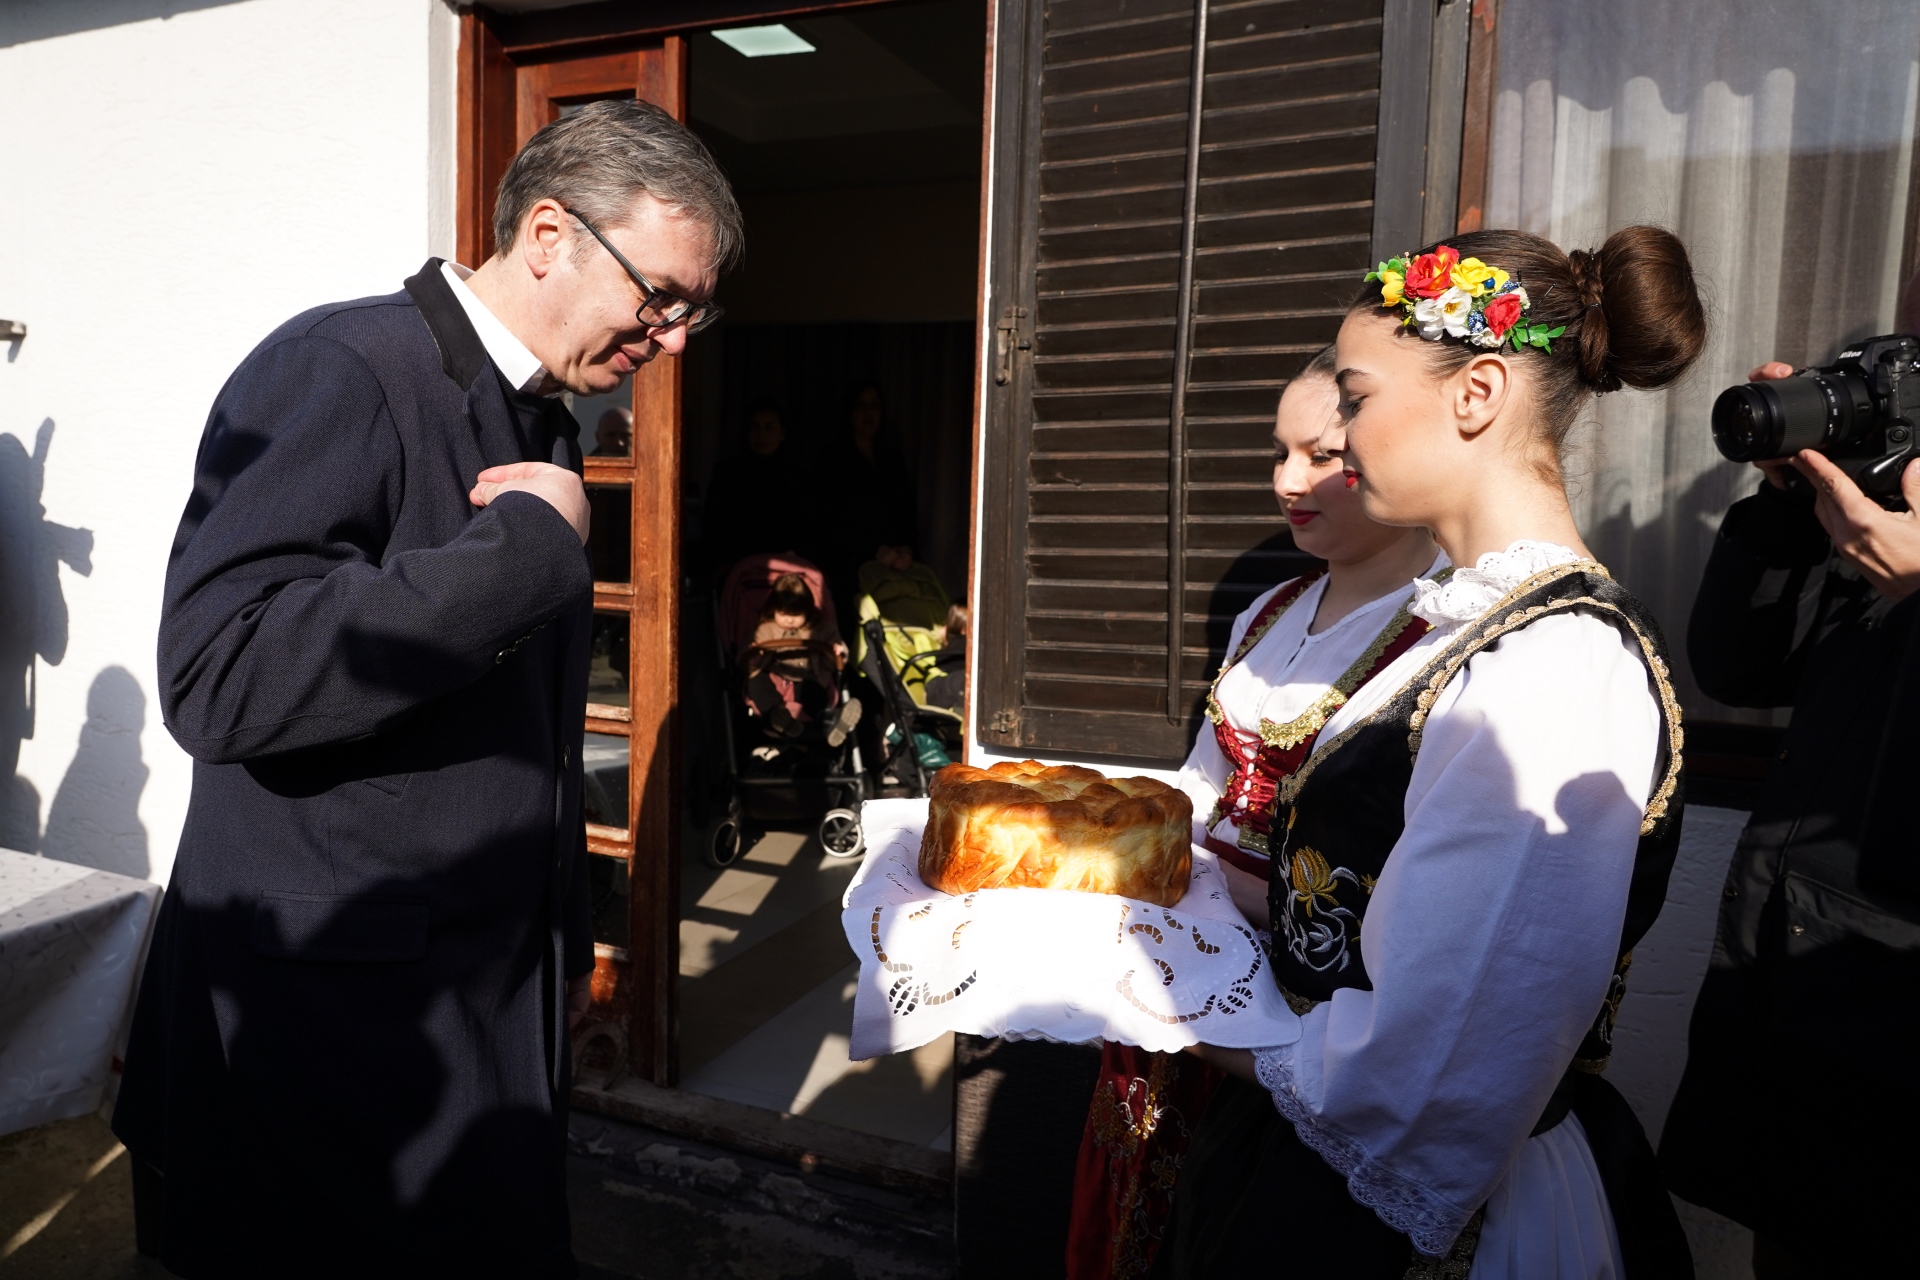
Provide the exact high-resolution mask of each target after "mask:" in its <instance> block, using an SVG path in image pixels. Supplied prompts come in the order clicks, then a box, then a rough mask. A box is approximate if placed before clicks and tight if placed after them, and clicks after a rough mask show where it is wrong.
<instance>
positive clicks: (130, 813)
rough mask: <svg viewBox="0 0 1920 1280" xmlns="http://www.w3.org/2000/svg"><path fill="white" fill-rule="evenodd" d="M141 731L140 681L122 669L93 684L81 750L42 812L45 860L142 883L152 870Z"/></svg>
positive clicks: (113, 669) (104, 674) (144, 701)
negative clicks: (144, 819) (143, 808)
mask: <svg viewBox="0 0 1920 1280" xmlns="http://www.w3.org/2000/svg"><path fill="white" fill-rule="evenodd" d="M146 725H147V695H146V694H145V693H143V692H141V690H140V682H139V681H137V680H135V679H134V678H133V676H132V675H130V674H129V673H128V672H127V671H126V670H125V669H124V668H122V667H108V668H107V669H106V670H104V671H102V672H101V673H100V674H99V675H97V676H95V677H94V678H93V687H92V688H90V689H88V690H87V722H86V724H84V725H82V726H81V729H80V745H79V747H78V749H76V750H75V751H74V753H73V763H72V764H70V765H68V766H67V775H66V777H64V778H62V779H61V780H60V789H59V790H58V791H56V792H54V795H53V804H52V806H51V807H49V808H48V810H47V831H46V834H45V835H44V836H43V837H42V838H41V841H40V851H41V852H42V853H44V854H45V855H46V856H47V857H49V858H58V859H59V860H60V861H62V862H76V863H79V864H80V865H81V866H83V867H94V868H96V869H98V870H101V871H111V872H114V873H115V874H116V875H123V876H133V877H134V878H136V879H141V880H144V879H146V877H147V874H148V872H149V871H151V870H152V867H151V865H150V863H149V861H148V858H147V829H146V827H145V826H143V825H142V824H141V822H140V793H141V792H142V791H143V790H145V789H146V785H147V773H148V770H147V766H146V763H145V761H143V760H141V758H140V732H141V730H143V729H145V728H146Z"/></svg>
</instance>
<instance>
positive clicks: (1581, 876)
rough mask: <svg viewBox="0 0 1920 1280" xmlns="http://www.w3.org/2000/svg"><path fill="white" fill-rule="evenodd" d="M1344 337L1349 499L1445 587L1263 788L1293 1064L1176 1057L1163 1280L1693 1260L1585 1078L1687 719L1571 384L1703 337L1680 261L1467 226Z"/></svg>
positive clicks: (1666, 836)
mask: <svg viewBox="0 0 1920 1280" xmlns="http://www.w3.org/2000/svg"><path fill="white" fill-rule="evenodd" d="M1368 281H1369V283H1368V284H1367V285H1366V286H1365V287H1364V289H1363V290H1362V292H1361V295H1360V296H1359V297H1358V298H1357V299H1356V300H1355V302H1354V304H1353V307H1352V310H1351V312H1350V313H1349V315H1348V317H1347V319H1346V322H1345V323H1344V325H1343V326H1342V327H1341V330H1340V338H1339V342H1338V344H1337V347H1338V352H1339V366H1340V368H1339V375H1338V376H1339V380H1340V385H1341V390H1342V395H1343V402H1342V403H1343V412H1344V414H1345V417H1346V422H1347V433H1346V455H1345V460H1346V464H1347V467H1348V469H1349V471H1350V472H1351V473H1352V474H1354V475H1355V476H1357V477H1358V482H1359V483H1358V488H1357V489H1356V492H1357V493H1358V494H1359V496H1360V498H1361V500H1362V502H1363V504H1364V505H1365V508H1366V510H1367V513H1368V514H1369V515H1371V516H1373V517H1374V518H1375V519H1376V520H1381V521H1383V522H1387V523H1392V524H1404V525H1419V526H1423V527H1426V528H1429V529H1431V530H1433V533H1434V536H1435V537H1436V538H1437V539H1438V540H1439V543H1440V545H1441V547H1442V548H1444V549H1445V551H1446V552H1447V554H1448V555H1449V556H1450V557H1451V558H1452V559H1453V561H1454V563H1455V564H1457V565H1459V566H1461V567H1460V568H1458V569H1456V570H1455V572H1454V573H1453V575H1452V576H1451V577H1450V578H1449V579H1448V580H1447V581H1446V582H1445V583H1434V582H1425V583H1420V584H1416V587H1415V590H1414V598H1413V607H1412V611H1413V613H1414V615H1415V616H1416V617H1419V618H1422V619H1424V620H1426V621H1427V622H1428V623H1430V624H1431V630H1429V631H1428V632H1427V633H1426V634H1425V635H1424V636H1422V637H1421V638H1420V639H1419V640H1418V641H1417V642H1415V644H1414V645H1413V646H1412V647H1411V648H1410V649H1409V650H1408V651H1407V652H1406V653H1404V654H1402V655H1401V656H1400V657H1399V658H1398V659H1396V660H1395V661H1394V663H1393V664H1392V665H1391V666H1390V667H1389V668H1388V669H1387V670H1386V671H1384V672H1382V673H1381V674H1380V675H1379V676H1378V677H1376V678H1375V679H1374V680H1373V681H1371V682H1370V683H1369V684H1368V685H1367V686H1366V687H1365V688H1363V689H1361V690H1360V691H1359V692H1358V693H1357V694H1356V695H1355V696H1354V697H1353V698H1352V699H1351V700H1349V701H1348V702H1347V704H1346V705H1345V706H1343V707H1341V708H1340V710H1339V711H1337V712H1335V713H1334V715H1333V717H1332V718H1331V719H1330V720H1329V721H1328V722H1327V724H1326V726H1325V727H1324V728H1323V729H1322V730H1321V733H1320V738H1319V740H1318V741H1317V742H1316V744H1315V748H1314V752H1313V754H1312V755H1311V756H1310V757H1309V758H1308V759H1307V761H1306V762H1305V763H1304V764H1303V765H1302V766H1301V767H1300V768H1299V769H1298V770H1297V771H1296V772H1295V773H1294V774H1293V775H1292V776H1291V777H1289V778H1288V779H1287V780H1286V782H1285V783H1284V784H1283V785H1282V787H1281V790H1280V797H1279V818H1278V822H1277V826H1278V830H1277V832H1276V839H1275V842H1274V859H1275V870H1276V874H1275V875H1274V876H1273V879H1272V893H1271V896H1270V903H1271V911H1272V918H1273V928H1272V932H1271V941H1272V960H1273V971H1274V976H1275V978H1276V979H1277V980H1278V982H1279V983H1280V985H1281V987H1282V989H1283V990H1284V992H1285V993H1286V995H1287V998H1288V1003H1289V1004H1291V1005H1292V1006H1293V1007H1294V1009H1295V1011H1296V1012H1298V1013H1299V1014H1300V1015H1301V1029H1300V1035H1299V1038H1298V1040H1297V1041H1295V1042H1294V1043H1292V1044H1288V1045H1282V1046H1276V1047H1273V1048H1270V1049H1260V1050H1253V1051H1247V1050H1224V1049H1218V1048H1212V1047H1207V1046H1202V1047H1201V1049H1200V1050H1199V1052H1200V1055H1201V1056H1202V1057H1204V1058H1205V1059H1206V1060H1207V1061H1209V1062H1210V1063H1212V1064H1214V1065H1216V1066H1218V1067H1221V1068H1222V1069H1224V1070H1227V1071H1228V1072H1230V1073H1231V1074H1232V1075H1233V1076H1234V1077H1235V1078H1234V1079H1231V1080H1229V1081H1228V1082H1227V1083H1226V1084H1223V1085H1222V1086H1221V1088H1220V1090H1219V1091H1218V1092H1217V1093H1216V1094H1215V1096H1214V1099H1213V1101H1212V1103H1211V1105H1210V1106H1209V1108H1208V1110H1207V1113H1206V1116H1205V1118H1204V1120H1203V1122H1202V1125H1201V1127H1200V1130H1199V1132H1197V1133H1196V1134H1195V1136H1194V1140H1193V1143H1192V1146H1191V1149H1190V1151H1189V1153H1188V1160H1187V1167H1186V1168H1185V1170H1184V1171H1183V1173H1182V1175H1181V1179H1180V1183H1179V1186H1178V1188H1177V1190H1176V1192H1175V1196H1174V1207H1173V1218H1172V1221H1171V1223H1170V1224H1169V1226H1168V1229H1167V1236H1166V1241H1165V1243H1164V1244H1163V1245H1162V1248H1161V1252H1160V1256H1159V1258H1158V1260H1157V1266H1156V1274H1157V1275H1164V1276H1171V1277H1189V1276H1191V1277H1199V1276H1207V1277H1214V1276H1228V1275H1239V1274H1253V1273H1256V1272H1257V1273H1259V1274H1263V1275H1278V1276H1321V1275H1339V1276H1342V1277H1343V1278H1345V1280H1370V1278H1372V1277H1380V1278H1381V1280H1386V1278H1387V1277H1392V1280H1400V1277H1403V1276H1416V1275H1431V1276H1463V1277H1464V1276H1471V1277H1473V1278H1474V1280H1504V1278H1508V1277H1511V1278H1514V1280H1519V1278H1522V1277H1524V1280H1570V1278H1573V1277H1579V1278H1581V1280H1587V1278H1593V1280H1600V1278H1617V1277H1631V1278H1632V1280H1643V1278H1644V1277H1649V1276H1669V1275H1687V1276H1690V1275H1692V1264H1691V1261H1690V1259H1689V1257H1688V1254H1687V1246H1686V1239H1685V1237H1684V1236H1683V1235H1682V1234H1681V1231H1680V1226H1679V1222H1678V1220H1677V1219H1676V1218H1675V1216H1674V1213H1673V1209H1672V1204H1671V1201H1670V1200H1669V1199H1668V1197H1667V1194H1666V1191H1665V1188H1664V1187H1663V1186H1662V1185H1661V1181H1660V1178H1659V1174H1658V1171H1657V1169H1656V1168H1655V1167H1654V1164H1653V1154H1652V1152H1651V1150H1650V1149H1649V1148H1648V1146H1647V1141H1646V1135H1645V1134H1644V1133H1642V1132H1641V1130H1640V1126H1639V1123H1638V1122H1637V1121H1636V1120H1635V1118H1634V1116H1633V1113H1632V1111H1631V1110H1629V1109H1628V1108H1627V1106H1626V1103H1625V1102H1624V1101H1623V1100H1622V1099H1621V1097H1620V1095H1619V1094H1618V1093H1616V1092H1615V1091H1614V1090H1613V1089H1612V1087H1611V1086H1609V1085H1607V1084H1606V1083H1605V1082H1604V1081H1603V1080H1602V1078H1601V1077H1600V1076H1599V1075H1598V1074H1597V1073H1598V1071H1599V1070H1600V1069H1601V1068H1602V1067H1603V1066H1604V1065H1605V1063H1606V1058H1607V1055H1608V1052H1609V1048H1610V1041H1611V1033H1612V1021H1613V1014H1614V1011H1615V1009H1616V1008H1617V1007H1618V1004H1619V1001H1620V998H1621V996H1622V994H1623V993H1624V989H1625V988H1624V977H1625V972H1626V965H1627V955H1628V952H1629V949H1630V948H1631V947H1632V946H1633V944H1634V943H1635V942H1636V941H1638V940H1639V938H1640V937H1641V935H1642V934H1644V933H1645V932H1646V929H1647V927H1648V925H1649V924H1651V923H1652V920H1653V917H1654V916H1655V915H1656V914H1657V913H1658V911H1659V908H1660V904H1661V900H1662V898H1663V897H1664V896H1665V891H1666V881H1667V873H1668V871H1669V870H1670V868H1671V866H1672V862H1673V853H1674V847H1675V845H1676V844H1677V842H1678V838H1679V814H1680V805H1681V796H1680V789H1679V781H1680V779H1679V763H1680V759H1679V753H1680V746H1681V736H1680V724H1679V712H1678V708H1677V706H1676V704H1675V702H1674V698H1673V691H1672V688H1671V686H1670V684H1669V683H1668V679H1667V659H1666V652H1665V649H1664V647H1663V645H1662V642H1661V639H1660V635H1659V632H1658V630H1657V629H1656V628H1655V626H1654V624H1653V621H1652V619H1651V618H1650V617H1649V616H1648V615H1647V613H1646V611H1645V610H1644V609H1643V608H1642V607H1641V606H1640V605H1639V603H1638V602H1636V601H1635V600H1634V599H1633V597H1632V596H1630V595H1628V594H1627V593H1626V592H1625V591H1624V590H1622V589H1621V588H1620V587H1619V586H1618V585H1617V584H1615V583H1614V581H1613V580H1612V578H1611V577H1609V576H1608V574H1607V571H1606V570H1605V569H1604V568H1602V567H1601V566H1600V565H1599V564H1597V563H1595V562H1594V561H1593V560H1592V558H1591V557H1590V556H1589V555H1588V553H1587V551H1586V549H1585V548H1584V547H1583V546H1582V545H1581V541H1580V534H1579V532H1578V531H1577V530H1576V529H1575V527H1574V523H1573V518H1572V515H1571V513H1570V511H1569V510H1568V506H1567V501H1566V495H1565V492H1564V489H1563V487H1562V483H1561V479H1560V457H1559V453H1560V447H1561V444H1562V442H1563V441H1564V440H1565V438H1566V435H1567V432H1568V430H1569V428H1570V427H1571V426H1572V425H1573V422H1574V420H1575V418H1576V416H1577V415H1578V414H1579V412H1580V410H1581V408H1582V407H1583V405H1584V404H1585V403H1586V402H1587V399H1588V397H1589V396H1590V395H1591V394H1593V393H1595V392H1606V391H1612V390H1615V389H1617V388H1619V387H1620V386H1621V385H1623V384H1625V385H1629V386H1635V387H1660V386H1665V385H1667V384H1668V383H1670V382H1672V381H1673V380H1674V379H1676V378H1678V377H1679V376H1680V374H1681V373H1682V372H1683V371H1684V370H1685V369H1686V368H1687V366H1688V365H1689V364H1690V363H1691V362H1692V360H1693V359H1694V357H1695V356H1696V355H1697V354H1698V353H1699V351H1700V348H1701V346H1702V344H1703V343H1704V341H1705V320H1704V316H1703V313H1702V310H1701V306H1700V300H1699V296H1698V294H1697V293H1696V292H1695V288H1694V282H1693V274H1692V269H1691V267H1690V265H1689V263H1688V260H1687V254H1686V250H1685V248H1684V247H1683V246H1682V245H1681V244H1680V242H1679V241H1678V240H1676V239H1675V238H1674V237H1673V236H1672V235H1670V234H1669V233H1667V232H1665V231H1661V230H1658V229H1656V228H1651V227H1629V228H1627V229H1626V230H1624V231H1620V232H1618V233H1616V234H1615V235H1613V236H1612V237H1611V238H1610V239H1608V241H1607V242H1606V244H1605V245H1604V246H1603V247H1602V248H1601V249H1600V250H1599V251H1598V252H1597V253H1585V252H1576V253H1574V254H1573V255H1572V256H1571V258H1569V257H1568V255H1566V254H1564V253H1562V252H1561V251H1560V250H1559V249H1558V248H1556V247H1555V246H1554V245H1553V244H1551V243H1549V242H1548V241H1546V240H1542V239H1540V238H1538V237H1536V236H1530V235H1526V234H1523V233H1521V232H1516V231H1484V232H1476V233H1473V234H1470V235H1462V236H1459V237H1456V238H1454V239H1452V240H1449V241H1448V242H1447V243H1446V244H1445V245H1441V246H1435V247H1434V248H1433V249H1431V250H1429V251H1428V252H1426V253H1423V254H1419V255H1412V256H1410V257H1408V258H1399V259H1394V260H1393V261H1391V262H1388V263H1384V264H1382V266H1381V268H1380V270H1378V271H1376V272H1375V273H1374V274H1373V275H1370V276H1369V277H1368Z"/></svg>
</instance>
